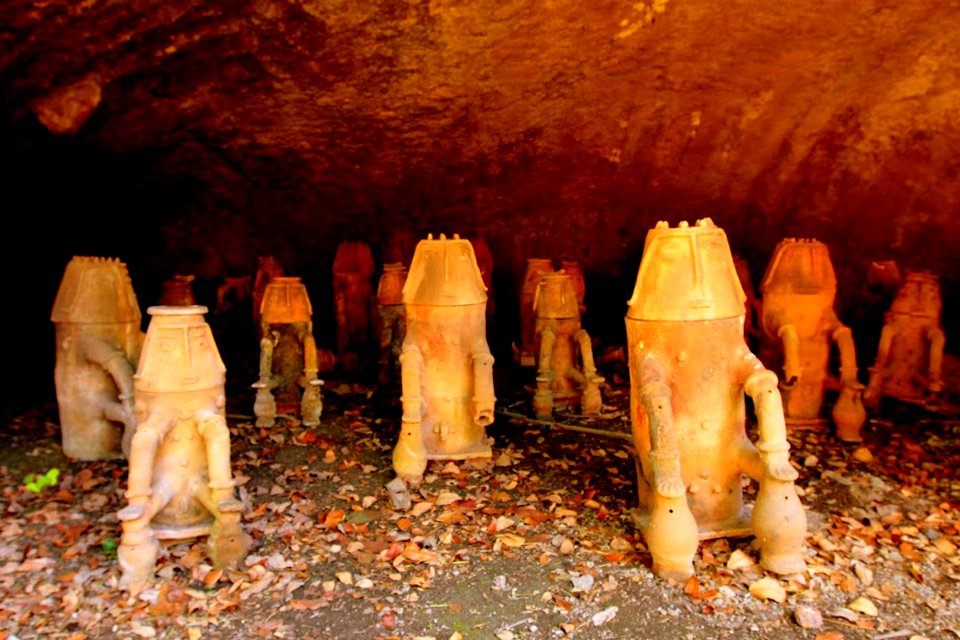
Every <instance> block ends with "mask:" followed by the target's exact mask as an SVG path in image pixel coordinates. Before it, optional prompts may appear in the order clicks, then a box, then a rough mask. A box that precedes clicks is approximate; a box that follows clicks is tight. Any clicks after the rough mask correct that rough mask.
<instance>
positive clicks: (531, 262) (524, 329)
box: [515, 258, 553, 367]
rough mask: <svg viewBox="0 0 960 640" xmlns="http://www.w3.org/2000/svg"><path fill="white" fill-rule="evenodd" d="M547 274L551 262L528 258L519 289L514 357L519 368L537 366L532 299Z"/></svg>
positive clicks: (551, 265)
mask: <svg viewBox="0 0 960 640" xmlns="http://www.w3.org/2000/svg"><path fill="white" fill-rule="evenodd" d="M547 273H553V262H552V261H551V260H549V259H548V258H528V259H527V268H526V271H525V272H524V275H523V285H522V286H521V288H520V349H519V351H518V352H517V353H516V354H515V357H517V359H518V360H519V362H520V366H521V367H535V366H537V356H536V328H535V325H536V320H537V317H536V314H535V313H534V310H533V299H534V298H535V297H536V295H537V287H538V286H539V285H540V279H541V278H542V277H543V276H544V275H545V274H547Z"/></svg>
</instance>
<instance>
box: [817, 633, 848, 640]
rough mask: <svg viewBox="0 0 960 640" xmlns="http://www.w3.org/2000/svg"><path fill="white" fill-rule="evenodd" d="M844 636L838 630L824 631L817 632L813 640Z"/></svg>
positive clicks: (839, 639) (833, 639)
mask: <svg viewBox="0 0 960 640" xmlns="http://www.w3.org/2000/svg"><path fill="white" fill-rule="evenodd" d="M843 638H844V636H843V634H842V633H840V632H839V631H824V632H823V633H818V634H817V635H816V637H815V638H814V640H843Z"/></svg>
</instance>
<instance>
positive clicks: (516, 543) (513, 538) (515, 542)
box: [497, 533, 526, 548]
mask: <svg viewBox="0 0 960 640" xmlns="http://www.w3.org/2000/svg"><path fill="white" fill-rule="evenodd" d="M497 539H498V540H500V542H502V543H503V544H505V545H506V546H508V547H514V548H516V547H522V546H523V545H524V543H526V540H525V539H524V538H522V537H521V536H518V535H517V534H515V533H505V534H503V535H502V536H497Z"/></svg>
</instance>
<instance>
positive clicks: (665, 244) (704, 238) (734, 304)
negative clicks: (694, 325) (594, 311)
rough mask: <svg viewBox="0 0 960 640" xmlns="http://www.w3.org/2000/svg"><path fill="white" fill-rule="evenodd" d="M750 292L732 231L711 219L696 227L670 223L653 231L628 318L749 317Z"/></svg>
mask: <svg viewBox="0 0 960 640" xmlns="http://www.w3.org/2000/svg"><path fill="white" fill-rule="evenodd" d="M745 300H746V296H745V295H744V293H743V287H742V286H741V285H740V279H739V278H738V277H737V270H736V267H735V266H734V264H733V256H732V255H731V253H730V245H729V243H728V242H727V234H725V233H724V232H723V229H720V228H719V227H717V226H716V225H715V224H714V223H713V221H712V220H711V219H710V218H703V219H701V220H697V222H696V224H695V225H694V226H692V227H691V226H690V225H689V224H688V223H687V222H681V223H680V224H678V225H677V226H676V227H672V228H671V227H670V225H669V224H668V223H666V222H658V223H657V226H656V227H654V228H653V229H651V230H650V231H648V232H647V240H646V244H645V245H644V249H643V258H642V259H641V261H640V269H639V271H638V273H637V283H636V286H635V287H634V290H633V296H632V297H631V298H630V300H629V301H628V302H627V304H628V305H629V309H628V310H627V318H629V319H633V320H662V321H678V320H679V321H689V320H719V319H723V318H735V317H738V316H743V315H744V306H743V303H744V301H745Z"/></svg>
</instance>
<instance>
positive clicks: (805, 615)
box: [793, 604, 823, 629]
mask: <svg viewBox="0 0 960 640" xmlns="http://www.w3.org/2000/svg"><path fill="white" fill-rule="evenodd" d="M793 615H794V618H796V620H797V624H798V625H800V626H801V627H802V628H804V629H819V628H820V627H822V626H823V614H822V613H820V610H819V609H816V608H814V607H809V606H807V605H803V604H798V605H797V609H796V611H794V612H793Z"/></svg>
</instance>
